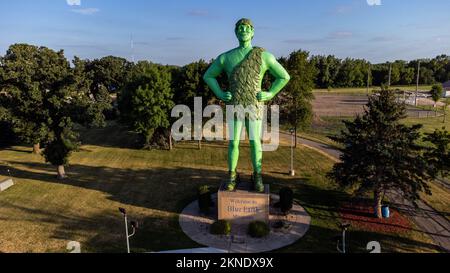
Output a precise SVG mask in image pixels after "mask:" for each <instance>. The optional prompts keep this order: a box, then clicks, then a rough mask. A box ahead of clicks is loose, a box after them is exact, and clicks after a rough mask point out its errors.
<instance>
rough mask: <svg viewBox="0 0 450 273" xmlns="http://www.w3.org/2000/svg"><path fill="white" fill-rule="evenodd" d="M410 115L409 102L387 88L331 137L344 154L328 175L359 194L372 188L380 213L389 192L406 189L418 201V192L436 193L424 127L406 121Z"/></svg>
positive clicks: (405, 195) (412, 199) (377, 209)
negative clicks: (425, 151) (422, 134)
mask: <svg viewBox="0 0 450 273" xmlns="http://www.w3.org/2000/svg"><path fill="white" fill-rule="evenodd" d="M405 117H406V107H405V105H404V104H398V103H396V98H395V95H394V94H393V93H392V92H389V91H388V90H385V89H384V90H382V91H381V92H380V93H379V95H378V96H372V97H371V98H369V102H368V104H367V108H366V109H365V112H364V114H363V115H362V116H358V117H356V119H355V120H354V121H345V122H344V123H345V127H346V129H345V130H343V131H341V134H340V135H339V136H335V137H333V138H332V139H333V140H335V141H337V142H338V143H340V144H342V145H343V148H342V149H341V151H342V153H343V154H342V156H341V162H340V163H337V164H335V165H334V167H333V170H332V171H331V172H330V173H329V174H328V177H329V178H331V179H333V180H334V181H336V182H337V183H338V184H339V185H341V186H343V187H349V188H352V189H355V193H364V192H373V193H374V207H375V211H376V212H377V216H378V217H381V205H382V199H383V197H384V194H385V193H386V191H388V190H396V191H401V192H402V194H403V196H404V197H405V198H407V199H408V200H411V201H412V202H413V203H415V202H416V201H417V199H419V192H422V191H424V192H425V193H427V194H431V192H430V188H429V186H428V184H427V183H428V182H429V181H430V180H431V179H432V178H433V176H432V171H431V169H430V167H429V164H428V162H427V160H426V158H424V157H423V156H422V150H423V149H422V148H423V147H422V146H420V145H418V144H417V141H418V140H419V139H420V132H419V129H420V128H421V125H414V126H411V127H409V126H406V125H403V124H401V122H400V121H401V119H403V118H405Z"/></svg>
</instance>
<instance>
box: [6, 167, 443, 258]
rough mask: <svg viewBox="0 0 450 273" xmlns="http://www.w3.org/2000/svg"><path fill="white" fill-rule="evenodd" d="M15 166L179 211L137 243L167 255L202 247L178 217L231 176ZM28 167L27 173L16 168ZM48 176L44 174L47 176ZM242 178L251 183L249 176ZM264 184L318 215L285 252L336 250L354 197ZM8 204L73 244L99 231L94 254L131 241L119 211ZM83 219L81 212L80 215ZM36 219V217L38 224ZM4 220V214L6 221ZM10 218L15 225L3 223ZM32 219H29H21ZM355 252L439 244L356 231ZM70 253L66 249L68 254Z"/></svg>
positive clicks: (288, 181)
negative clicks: (61, 174)
mask: <svg viewBox="0 0 450 273" xmlns="http://www.w3.org/2000/svg"><path fill="white" fill-rule="evenodd" d="M8 163H9V164H11V165H13V166H16V167H15V168H12V167H9V169H11V174H12V175H13V177H17V178H22V179H33V180H38V181H42V182H43V183H53V184H58V185H70V186H74V187H79V188H84V189H89V190H96V191H100V192H103V193H106V196H107V197H106V198H108V199H110V200H113V201H117V202H119V203H121V204H124V206H126V205H132V206H138V207H143V208H149V209H155V210H160V211H163V212H172V213H175V216H169V217H163V218H156V217H143V218H139V219H137V220H138V221H139V222H140V226H141V228H140V230H139V232H138V234H137V235H136V237H134V238H133V239H132V246H133V248H134V250H135V251H136V252H144V251H160V250H170V249H178V248H192V247H196V246H198V245H197V244H196V243H195V242H193V241H191V240H190V239H189V238H188V237H187V236H186V235H184V233H183V232H182V231H181V228H180V227H179V224H178V214H179V213H180V212H181V211H182V210H183V209H184V207H185V206H186V205H187V204H189V203H190V202H192V201H194V200H195V199H196V193H197V188H198V187H199V186H201V185H209V186H212V187H218V186H219V185H220V184H221V182H222V181H223V180H224V179H225V178H226V176H227V172H225V171H220V170H206V169H194V168H185V167H184V168H183V167H179V168H153V169H143V170H135V169H119V168H108V167H92V166H83V165H71V166H70V167H69V168H68V175H69V178H68V179H66V180H62V181H61V180H58V179H56V178H55V177H54V176H53V175H52V174H53V173H54V167H53V166H50V165H48V164H43V163H24V162H14V161H9V162H8ZM21 166H23V167H26V168H27V169H31V170H39V171H29V170H23V169H20V168H17V167H21ZM5 168H6V167H3V166H0V172H1V171H4V170H3V169H5ZM42 171H44V172H42ZM242 179H244V180H247V179H249V176H248V175H245V174H244V175H243V176H242ZM264 181H265V183H268V184H270V185H271V191H272V192H274V193H277V192H278V191H279V190H280V189H281V188H283V187H286V186H289V187H291V188H292V189H293V190H294V193H295V195H294V197H295V201H296V202H298V203H300V204H301V205H302V206H303V207H304V208H305V209H306V211H307V212H308V214H309V215H310V216H311V218H312V223H311V227H310V229H309V231H308V233H307V234H306V236H305V237H304V238H302V239H301V240H300V241H299V242H297V243H295V244H293V245H292V246H290V247H287V248H285V249H282V250H280V251H281V252H328V253H329V252H331V253H334V252H336V242H334V241H333V239H332V238H333V237H335V236H337V235H339V234H340V231H339V229H338V224H339V223H340V222H341V221H342V219H341V218H340V215H339V209H340V204H341V203H342V201H344V200H348V199H349V198H350V196H349V195H348V194H346V193H345V192H342V191H339V190H337V189H332V188H330V187H327V186H326V185H325V184H324V185H320V181H319V182H318V181H313V180H312V178H311V177H305V178H302V179H299V178H295V177H294V178H292V177H289V176H287V175H286V176H281V175H279V174H273V173H268V174H266V175H265V176H264ZM2 206H11V207H12V209H16V210H17V209H19V210H23V211H24V212H26V213H25V215H26V216H27V217H30V219H28V220H29V221H33V222H36V221H38V222H39V221H46V222H49V223H53V221H56V222H55V224H57V225H58V228H57V229H56V231H55V232H54V235H53V236H54V237H55V238H61V239H64V240H67V238H74V237H75V238H76V237H77V236H78V235H79V236H81V234H84V233H86V232H93V233H95V232H97V235H96V236H94V237H93V238H89V240H88V242H85V243H84V244H85V248H86V251H88V252H98V251H100V252H122V251H124V246H125V245H124V243H125V238H124V235H123V233H124V232H123V228H124V227H123V219H122V218H121V216H120V214H119V213H118V212H117V208H111V210H108V211H103V212H101V213H97V214H96V215H94V216H89V217H84V216H80V215H76V216H68V215H66V214H65V212H64V211H63V212H61V213H57V212H49V211H45V210H41V209H35V208H27V207H25V206H22V207H18V206H17V205H14V204H10V203H7V202H2ZM80 214H81V215H82V213H80ZM36 218H37V219H36ZM0 219H1V216H0ZM3 220H11V219H10V218H8V219H3ZM21 220H25V221H27V219H21ZM349 233H350V235H349V238H350V239H349V240H350V241H349V242H350V251H352V252H367V251H366V250H365V247H366V245H367V243H368V242H369V241H374V240H375V241H377V240H378V241H380V242H382V243H383V245H384V246H385V249H387V250H390V249H400V250H405V251H406V252H409V251H414V250H415V249H416V248H417V247H419V248H420V249H421V250H422V251H425V252H429V251H436V250H437V247H436V246H434V245H431V244H425V243H422V242H419V241H415V240H411V239H407V238H405V237H400V236H396V235H395V234H393V235H389V234H379V233H372V232H363V231H350V232H349ZM61 251H62V252H64V250H61Z"/></svg>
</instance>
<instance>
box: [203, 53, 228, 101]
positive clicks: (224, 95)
mask: <svg viewBox="0 0 450 273" xmlns="http://www.w3.org/2000/svg"><path fill="white" fill-rule="evenodd" d="M223 63H224V56H223V55H220V56H219V57H218V58H217V59H216V60H215V61H214V62H213V63H212V64H211V66H210V67H209V68H208V70H207V71H206V73H205V75H204V76H203V80H204V81H205V82H206V84H207V85H208V86H209V88H210V89H211V90H212V91H213V92H214V94H215V95H216V96H217V97H218V98H219V99H221V100H223V101H230V100H231V99H232V95H231V93H230V92H224V91H223V90H222V88H220V85H219V83H218V82H217V77H218V76H219V75H220V74H221V73H222V72H223V70H224V69H223V67H224V64H223Z"/></svg>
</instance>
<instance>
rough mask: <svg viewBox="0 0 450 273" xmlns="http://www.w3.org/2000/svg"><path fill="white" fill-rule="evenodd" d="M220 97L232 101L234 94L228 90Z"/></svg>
mask: <svg viewBox="0 0 450 273" xmlns="http://www.w3.org/2000/svg"><path fill="white" fill-rule="evenodd" d="M219 99H221V100H223V101H224V102H230V101H231V100H232V99H233V94H231V92H228V91H226V92H223V93H222V95H221V96H220V98H219Z"/></svg>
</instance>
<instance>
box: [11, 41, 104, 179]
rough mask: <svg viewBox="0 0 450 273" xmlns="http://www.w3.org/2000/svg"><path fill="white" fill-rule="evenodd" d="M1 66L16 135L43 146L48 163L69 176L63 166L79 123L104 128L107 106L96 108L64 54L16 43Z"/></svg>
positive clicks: (85, 84)
mask: <svg viewBox="0 0 450 273" xmlns="http://www.w3.org/2000/svg"><path fill="white" fill-rule="evenodd" d="M2 66H3V69H4V81H3V88H4V90H5V93H4V95H3V97H2V106H3V107H4V108H5V109H7V110H8V112H9V113H10V117H11V119H12V120H13V126H14V128H15V131H16V133H18V135H19V136H21V137H22V138H23V139H24V138H25V139H26V138H30V139H31V140H33V142H32V143H36V142H35V141H37V140H39V142H43V143H44V144H45V149H44V151H43V154H44V156H45V159H46V161H47V162H50V163H51V164H53V165H55V166H57V171H58V178H60V179H63V178H65V177H66V174H65V170H64V165H66V164H68V158H69V156H70V153H71V152H72V151H73V150H75V149H76V147H77V144H78V141H77V135H76V133H75V131H74V124H75V122H77V123H80V124H83V125H88V124H94V125H95V124H97V125H101V124H103V122H104V116H103V115H102V114H101V113H102V112H103V111H104V106H103V104H101V103H99V104H97V101H96V96H95V95H94V94H93V93H91V92H90V89H89V88H88V86H89V84H88V82H86V77H85V75H84V73H83V72H82V71H80V70H77V69H72V68H71V67H70V64H69V61H68V60H67V59H66V58H65V56H64V52H63V51H62V50H61V51H58V52H55V51H53V50H51V49H49V48H46V47H36V46H32V45H26V44H17V45H12V46H11V47H10V48H9V49H8V51H7V53H6V55H5V57H4V58H3V60H2ZM3 102H5V103H4V104H3ZM96 111H98V112H99V113H96ZM36 134H37V136H36ZM32 137H35V138H32ZM36 137H38V138H36Z"/></svg>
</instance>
